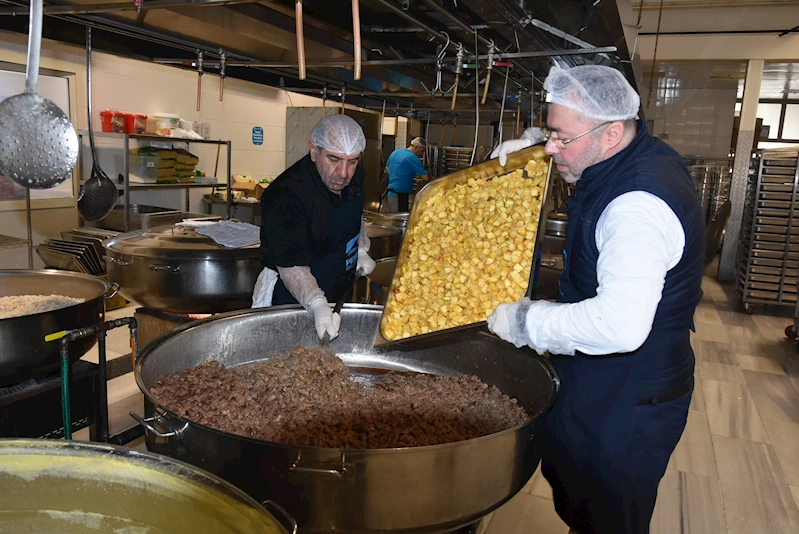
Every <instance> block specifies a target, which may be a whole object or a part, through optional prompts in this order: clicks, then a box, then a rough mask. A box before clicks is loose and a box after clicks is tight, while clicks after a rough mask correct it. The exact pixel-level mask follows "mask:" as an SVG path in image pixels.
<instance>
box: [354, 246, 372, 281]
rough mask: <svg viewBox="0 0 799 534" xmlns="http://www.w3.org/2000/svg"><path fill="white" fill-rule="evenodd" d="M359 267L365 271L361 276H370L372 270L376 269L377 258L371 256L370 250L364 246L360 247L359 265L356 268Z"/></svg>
mask: <svg viewBox="0 0 799 534" xmlns="http://www.w3.org/2000/svg"><path fill="white" fill-rule="evenodd" d="M357 269H360V270H362V271H363V273H362V274H361V276H369V275H370V274H372V271H374V270H375V260H373V259H372V258H371V257H370V256H369V252H367V251H366V250H364V249H362V248H359V249H358V266H357V267H356V270H357Z"/></svg>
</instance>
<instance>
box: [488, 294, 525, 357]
mask: <svg viewBox="0 0 799 534" xmlns="http://www.w3.org/2000/svg"><path fill="white" fill-rule="evenodd" d="M532 304H533V301H531V300H530V299H528V298H527V297H524V298H523V299H521V300H520V301H518V302H511V303H509V304H500V305H499V306H497V308H496V309H495V310H494V313H492V314H491V315H490V316H489V317H488V329H489V330H490V331H491V332H493V333H494V334H496V336H497V337H499V338H500V339H503V340H505V341H507V342H508V343H513V344H514V345H515V346H516V348H521V347H523V346H525V345H529V344H530V342H529V340H528V338H527V332H526V323H527V321H526V318H527V312H528V311H529V310H530V306H532Z"/></svg>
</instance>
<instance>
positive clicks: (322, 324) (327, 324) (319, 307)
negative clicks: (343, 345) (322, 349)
mask: <svg viewBox="0 0 799 534" xmlns="http://www.w3.org/2000/svg"><path fill="white" fill-rule="evenodd" d="M311 312H312V313H313V320H314V323H315V325H316V335H318V336H319V339H322V338H323V337H324V336H325V332H327V334H328V335H329V336H330V341H333V340H334V339H336V338H337V337H338V328H339V326H341V316H340V315H339V314H337V313H333V310H331V309H330V306H329V305H328V304H327V302H325V299H323V298H318V299H316V300H314V301H313V302H312V303H311Z"/></svg>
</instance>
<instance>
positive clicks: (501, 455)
mask: <svg viewBox="0 0 799 534" xmlns="http://www.w3.org/2000/svg"><path fill="white" fill-rule="evenodd" d="M381 312H382V307H380V306H364V305H350V304H345V305H344V308H343V310H342V312H341V334H340V336H339V337H338V338H336V339H335V340H333V341H332V342H331V343H330V345H329V348H330V349H331V350H333V351H335V352H336V353H337V354H338V355H339V357H340V358H341V359H342V360H343V361H344V362H345V363H346V364H347V366H348V367H350V371H351V373H352V374H353V375H354V376H356V377H362V378H363V379H364V380H370V377H371V380H374V377H375V374H378V375H379V374H380V373H381V372H384V370H386V369H394V370H406V371H419V372H426V373H433V374H438V375H448V376H451V375H466V374H469V375H476V376H478V377H480V378H481V379H482V380H483V381H484V382H486V383H487V384H490V385H494V386H497V387H498V388H499V389H500V390H502V391H503V392H505V393H507V394H508V395H510V396H511V397H514V398H516V399H517V400H518V402H519V404H520V405H521V406H523V407H524V408H525V409H526V410H527V411H528V413H529V414H531V419H530V420H529V421H527V422H525V423H523V424H520V425H517V426H516V427H514V428H509V429H507V430H504V431H501V432H497V433H495V434H491V435H488V436H483V437H480V438H476V439H471V440H466V441H461V442H456V443H445V444H441V445H432V446H426V447H407V448H397V449H333V448H322V447H300V446H294V445H286V444H281V443H272V442H266V441H259V440H255V439H250V438H245V437H242V436H237V435H234V434H229V433H226V432H221V431H218V430H215V429H212V428H210V427H207V426H204V425H201V424H198V423H195V422H193V421H190V420H188V419H186V418H184V417H182V416H179V415H178V414H176V413H174V412H170V411H168V410H166V409H165V408H164V407H161V406H159V405H158V403H157V401H156V400H155V399H154V398H153V397H152V396H151V395H150V390H151V388H153V387H154V386H155V385H156V383H157V382H158V379H159V378H160V377H161V376H163V375H165V374H172V373H179V372H182V371H183V370H184V369H187V368H192V367H196V366H197V365H200V364H202V363H204V362H206V361H210V360H218V361H220V362H222V363H223V364H224V365H226V366H239V365H244V364H248V363H254V362H257V361H262V360H265V359H268V357H269V354H270V353H275V352H285V351H288V350H290V349H291V348H292V347H294V346H296V345H303V346H308V347H313V346H318V344H319V339H318V338H317V336H316V331H315V329H314V321H313V316H312V315H311V314H309V313H307V312H306V311H305V310H304V309H302V308H301V307H299V306H276V307H273V308H268V309H266V310H248V311H237V312H231V313H226V314H221V315H217V316H215V317H212V318H209V319H204V320H201V321H195V322H192V323H189V324H187V325H185V326H183V327H179V328H177V329H175V330H173V331H172V332H169V333H167V334H164V335H163V336H161V337H159V338H157V339H155V340H154V341H152V342H151V343H150V344H149V345H148V346H147V347H146V348H145V349H144V351H143V352H142V354H141V357H140V358H139V361H138V362H137V365H136V369H135V373H136V382H137V384H138V385H139V388H140V389H141V390H142V392H143V393H144V395H145V411H146V413H147V414H148V415H149V416H150V418H149V419H148V420H145V421H144V426H145V429H146V440H147V448H148V449H150V450H152V451H154V452H158V453H161V454H166V455H168V456H172V457H174V458H178V459H181V460H183V461H186V462H189V463H191V464H194V465H197V466H199V467H201V468H202V469H205V470H206V471H209V472H211V473H215V474H217V475H219V476H220V477H222V478H224V479H226V480H228V481H229V482H231V483H233V484H234V485H236V486H238V487H239V488H241V489H243V490H245V491H246V492H247V493H249V494H250V495H252V496H253V497H255V498H256V499H257V500H262V499H267V498H272V497H274V498H275V500H278V501H279V502H280V503H281V504H282V505H284V506H285V507H286V510H288V512H289V513H290V514H291V515H292V516H294V517H295V518H296V519H297V521H298V523H299V524H300V527H301V528H302V530H303V532H314V533H316V532H318V533H322V532H325V533H327V532H340V533H342V534H367V533H370V534H376V533H384V534H387V533H408V532H414V533H416V534H433V533H443V532H451V531H452V530H455V529H457V528H459V527H461V526H464V525H467V524H470V523H472V522H474V521H475V520H477V519H479V518H480V517H482V516H484V515H485V514H487V513H489V512H491V511H492V510H494V509H495V508H497V507H498V506H500V505H502V504H503V503H504V502H506V501H507V500H508V499H510V498H511V497H512V496H513V495H515V494H516V493H517V492H518V491H520V490H521V489H522V487H524V485H525V484H526V483H527V481H528V480H529V479H530V477H531V476H532V475H533V473H534V472H535V469H536V467H537V466H538V463H539V460H540V452H539V450H538V439H537V437H538V428H539V425H540V424H541V422H542V416H543V415H544V414H545V413H546V412H547V410H549V408H550V407H551V405H552V403H553V402H554V400H555V396H556V394H557V389H558V379H557V377H556V375H555V372H554V371H553V369H552V368H551V366H550V365H549V362H548V361H547V360H546V359H545V358H541V357H539V356H538V355H537V354H535V353H534V352H532V351H530V350H518V349H516V348H515V347H513V345H511V344H509V343H505V342H504V341H502V340H500V339H498V338H496V337H494V336H492V335H490V334H488V333H487V332H478V331H469V332H464V333H463V335H462V336H460V337H459V338H458V339H457V340H456V341H454V342H452V343H450V344H447V345H439V346H428V347H427V348H425V349H419V350H414V351H402V350H397V349H394V350H381V349H375V348H374V346H373V344H372V341H373V339H374V334H375V332H376V330H377V326H378V322H379V321H380V315H381Z"/></svg>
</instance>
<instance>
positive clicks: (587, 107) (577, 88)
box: [544, 65, 641, 121]
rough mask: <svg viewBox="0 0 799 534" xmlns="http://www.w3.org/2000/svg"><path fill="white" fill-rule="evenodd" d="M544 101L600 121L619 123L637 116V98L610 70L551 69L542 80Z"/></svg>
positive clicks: (621, 77) (618, 74)
mask: <svg viewBox="0 0 799 534" xmlns="http://www.w3.org/2000/svg"><path fill="white" fill-rule="evenodd" d="M544 89H545V90H546V91H547V92H548V94H547V102H549V103H551V104H558V105H561V106H564V107H567V108H570V109H573V110H575V111H577V112H578V113H581V114H583V115H585V116H587V117H591V118H593V119H597V120H600V121H622V120H627V119H632V118H633V117H635V116H636V115H637V114H638V108H639V107H640V105H641V99H640V97H639V96H638V93H636V92H635V89H633V88H632V86H631V85H630V84H629V82H628V81H627V80H626V79H625V78H624V75H623V74H622V73H621V72H619V71H618V70H616V69H614V68H612V67H604V66H601V65H583V66H580V67H573V68H571V69H562V68H560V67H557V66H555V67H552V70H550V71H549V76H547V79H546V80H545V81H544Z"/></svg>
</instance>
